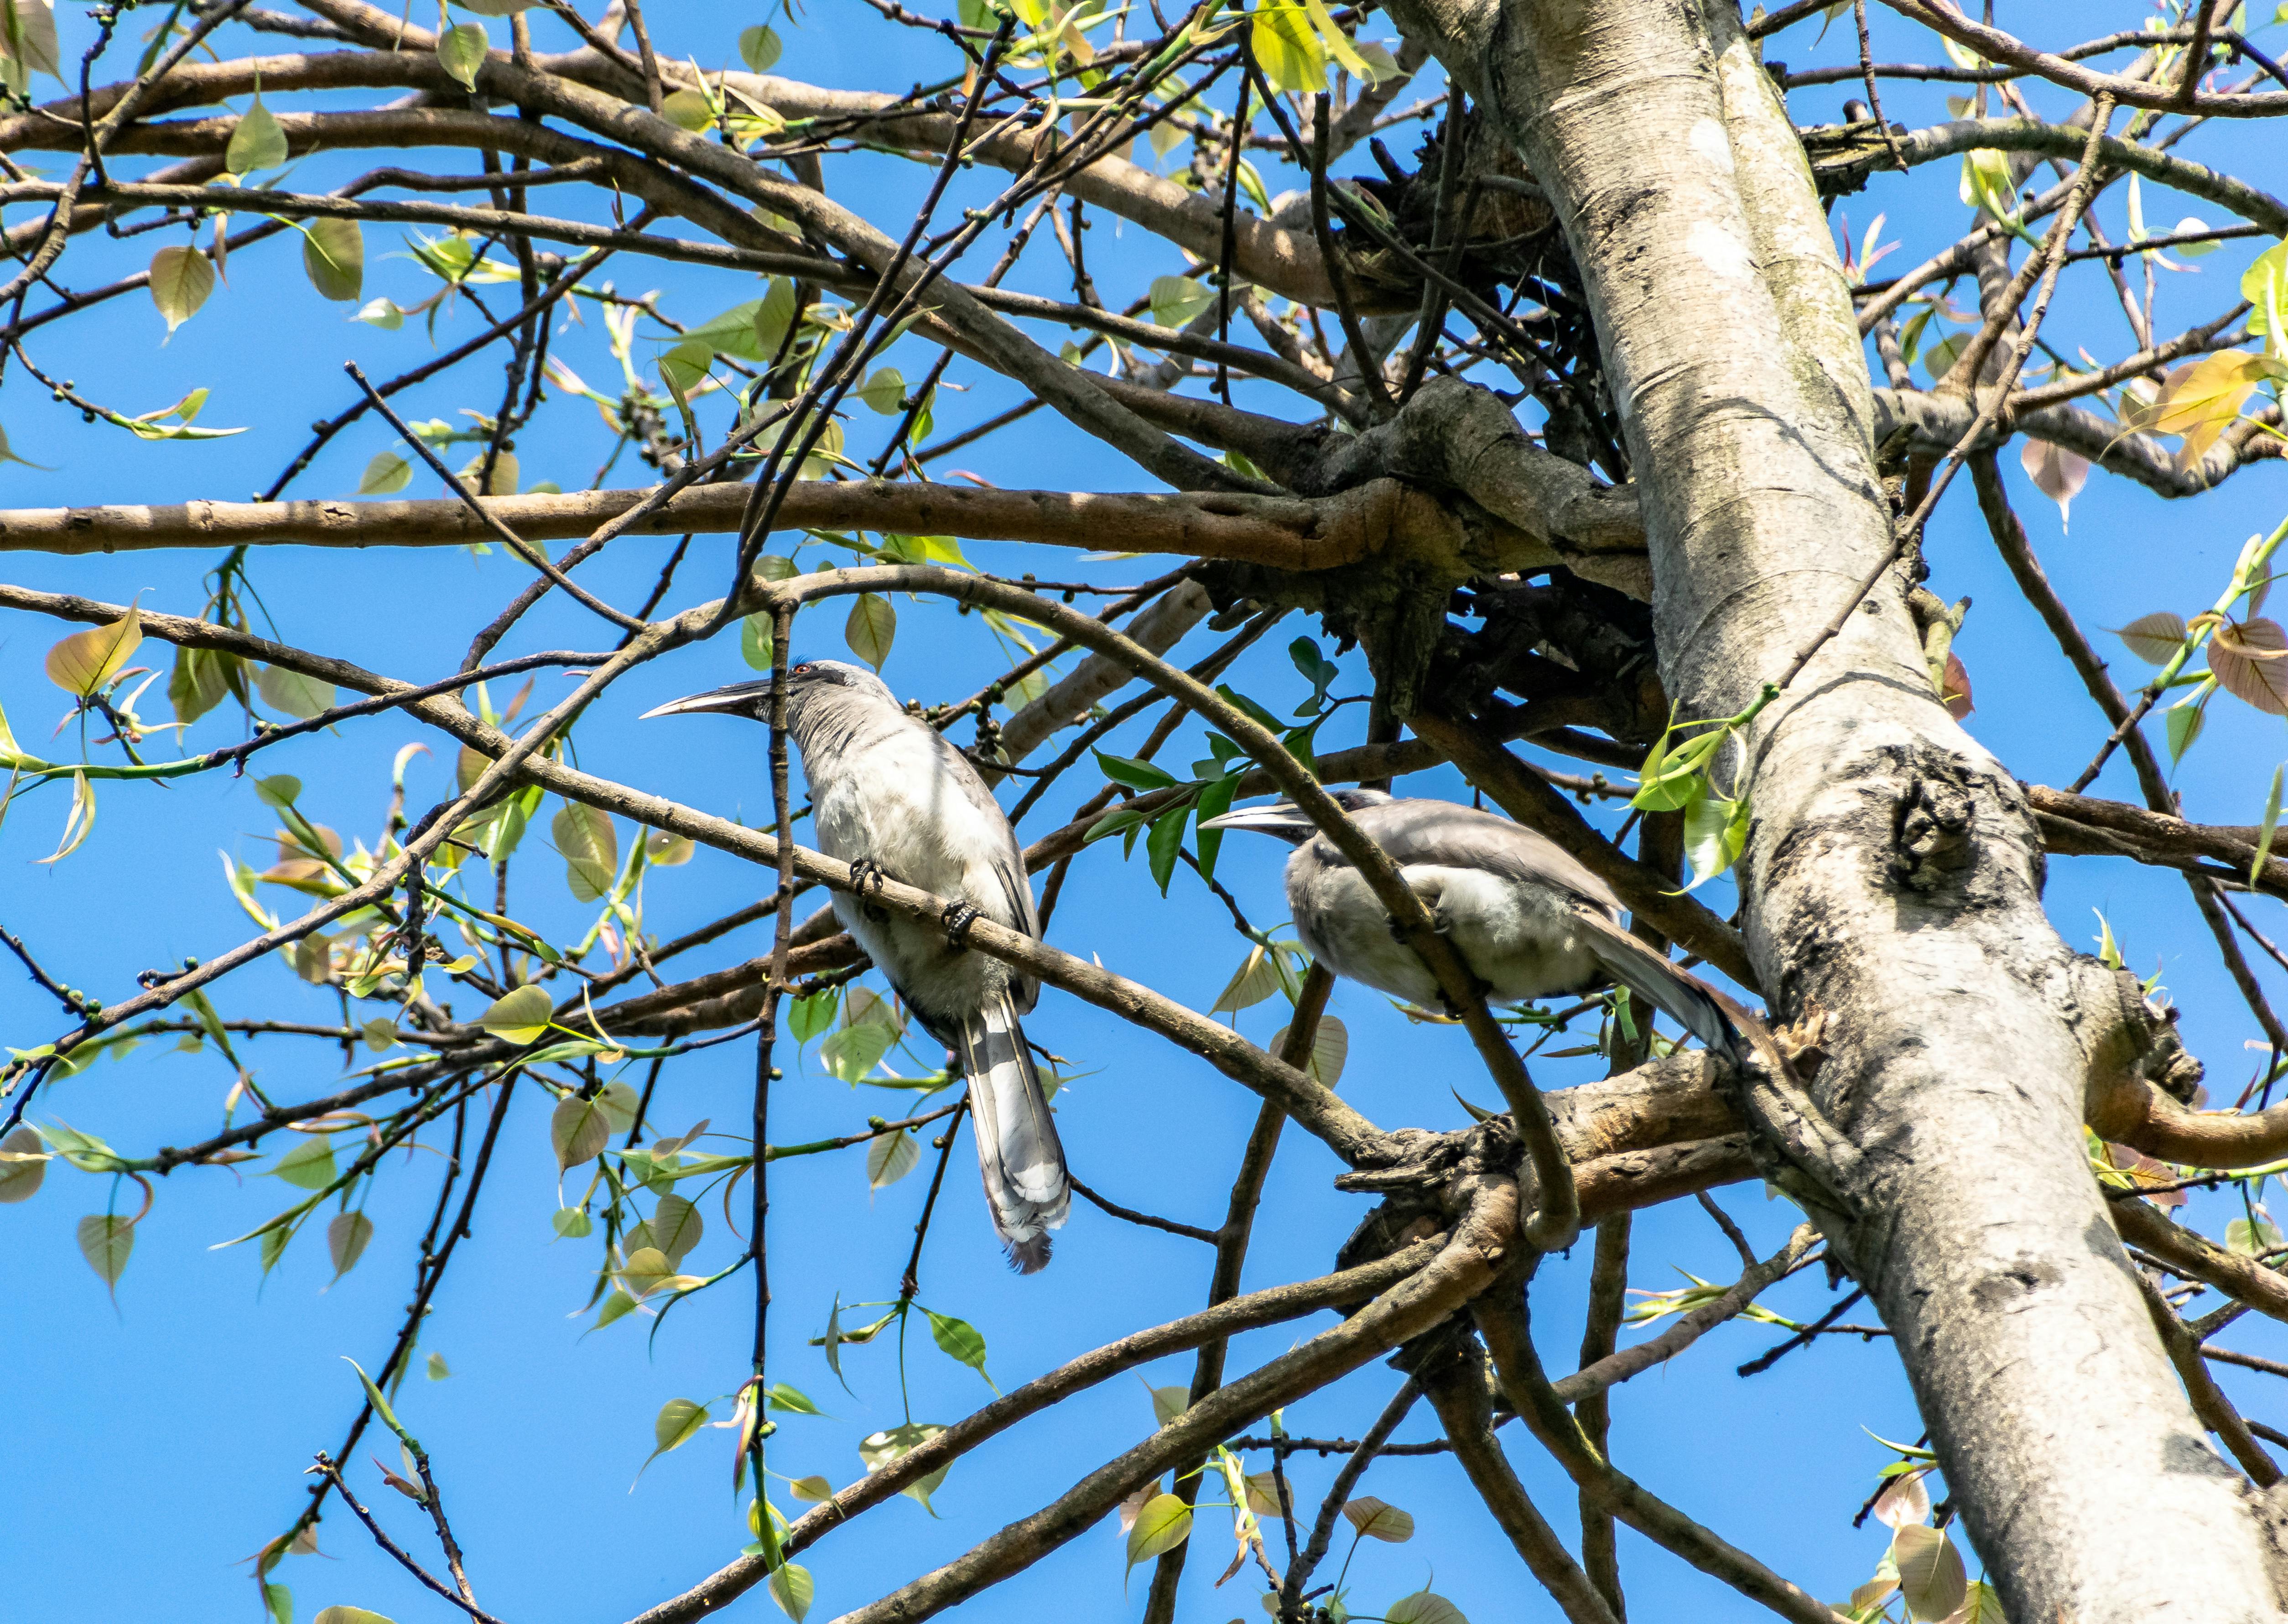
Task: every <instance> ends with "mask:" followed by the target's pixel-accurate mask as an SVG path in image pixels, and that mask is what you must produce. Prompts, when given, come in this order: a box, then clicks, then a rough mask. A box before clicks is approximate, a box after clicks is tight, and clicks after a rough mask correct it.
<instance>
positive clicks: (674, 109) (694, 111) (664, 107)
mask: <svg viewBox="0 0 2288 1624" xmlns="http://www.w3.org/2000/svg"><path fill="white" fill-rule="evenodd" d="M659 114H660V116H661V117H662V118H664V119H665V120H667V122H668V123H671V124H673V125H674V126H675V127H676V128H678V129H679V130H690V131H701V130H704V129H706V128H707V126H708V125H710V124H711V123H714V122H715V109H714V108H713V107H710V106H709V105H708V102H707V98H706V97H704V96H703V95H701V94H700V93H699V92H697V91H674V92H670V93H669V94H668V96H667V97H666V98H665V99H664V100H662V101H661V102H660V105H659Z"/></svg>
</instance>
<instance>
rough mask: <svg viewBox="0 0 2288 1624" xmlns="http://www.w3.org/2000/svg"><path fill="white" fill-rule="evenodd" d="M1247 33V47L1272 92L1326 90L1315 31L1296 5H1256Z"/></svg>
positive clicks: (1323, 54)
mask: <svg viewBox="0 0 2288 1624" xmlns="http://www.w3.org/2000/svg"><path fill="white" fill-rule="evenodd" d="M1251 18H1252V22H1251V26H1250V28H1249V29H1248V45H1249V48H1250V49H1251V50H1252V51H1253V52H1254V53H1255V60H1256V64H1257V66H1258V67H1259V68H1262V70H1263V76H1264V78H1265V79H1266V80H1267V81H1268V82H1269V84H1270V85H1271V88H1272V89H1274V90H1275V91H1291V92H1305V91H1307V92H1312V93H1314V94H1320V95H1323V94H1324V93H1325V92H1326V89H1327V57H1326V52H1325V50H1324V48H1323V46H1322V45H1321V44H1320V43H1319V33H1318V30H1317V29H1315V28H1313V27H1312V26H1311V20H1310V17H1309V15H1308V13H1307V12H1305V11H1304V9H1303V8H1302V7H1301V6H1299V5H1276V4H1274V5H1259V6H1258V7H1257V8H1256V9H1255V11H1254V12H1251Z"/></svg>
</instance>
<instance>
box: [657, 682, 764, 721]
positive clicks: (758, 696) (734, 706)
mask: <svg viewBox="0 0 2288 1624" xmlns="http://www.w3.org/2000/svg"><path fill="white" fill-rule="evenodd" d="M770 697H771V685H770V682H769V681H768V679H766V680H764V681H760V682H734V683H732V684H731V685H730V686H729V687H728V688H711V689H708V690H707V691H706V692H705V693H703V694H692V695H689V696H687V697H684V698H681V699H671V700H669V701H668V702H667V703H666V704H665V705H654V706H653V707H652V708H651V709H650V710H648V711H646V712H644V713H643V714H642V715H641V716H639V717H638V718H636V720H638V721H649V720H651V719H652V718H653V717H655V716H701V715H705V714H707V713H709V712H720V713H722V714H725V715H729V716H752V715H753V714H754V713H755V707H756V705H758V703H761V704H768V703H769V701H770Z"/></svg>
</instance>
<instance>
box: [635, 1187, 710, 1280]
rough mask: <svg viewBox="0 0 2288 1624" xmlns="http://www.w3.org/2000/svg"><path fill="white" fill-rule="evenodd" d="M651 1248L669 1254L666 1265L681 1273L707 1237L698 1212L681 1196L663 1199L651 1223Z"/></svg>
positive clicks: (705, 1226) (655, 1210) (660, 1199)
mask: <svg viewBox="0 0 2288 1624" xmlns="http://www.w3.org/2000/svg"><path fill="white" fill-rule="evenodd" d="M649 1228H650V1230H651V1237H652V1239H651V1244H652V1245H653V1246H657V1247H658V1248H659V1249H660V1250H661V1251H662V1252H664V1253H665V1254H667V1261H668V1262H671V1263H672V1264H674V1265H675V1266H676V1267H677V1268H678V1269H680V1268H682V1267H683V1260H684V1258H685V1257H686V1256H687V1255H688V1254H689V1253H690V1251H691V1249H692V1248H693V1247H694V1246H697V1245H698V1244H699V1240H700V1238H701V1237H702V1236H703V1235H704V1234H706V1232H707V1225H706V1222H704V1221H703V1219H702V1218H701V1217H700V1215H699V1209H698V1208H697V1207H696V1206H693V1205H692V1204H691V1203H690V1202H689V1201H687V1200H685V1199H684V1198H682V1197H681V1196H673V1195H669V1196H662V1197H661V1198H659V1205H658V1206H656V1207H655V1208H654V1209H653V1211H652V1215H651V1218H650V1220H649Z"/></svg>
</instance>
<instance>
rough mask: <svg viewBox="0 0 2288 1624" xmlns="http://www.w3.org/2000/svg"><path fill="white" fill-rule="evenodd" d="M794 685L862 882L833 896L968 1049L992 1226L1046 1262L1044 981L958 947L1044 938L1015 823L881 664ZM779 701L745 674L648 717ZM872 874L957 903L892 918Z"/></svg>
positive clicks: (827, 803) (934, 1029)
mask: <svg viewBox="0 0 2288 1624" xmlns="http://www.w3.org/2000/svg"><path fill="white" fill-rule="evenodd" d="M786 694H787V730H788V732H789V733H790V735H791V736H793V739H794V743H795V747H796V749H798V750H799V751H800V752H802V770H803V776H804V777H806V779H808V780H809V783H810V805H811V823H812V824H813V826H814V828H815V829H816V831H817V838H818V847H819V849H820V850H822V851H823V852H824V853H826V855H827V856H830V857H836V858H838V859H840V860H841V861H843V862H845V863H847V864H850V865H851V867H852V869H853V870H854V871H855V873H854V878H855V879H856V880H857V881H858V888H857V890H856V891H855V892H854V893H850V892H843V891H837V892H835V893H834V912H835V917H836V918H838V919H840V920H841V921H842V925H843V928H845V929H846V930H847V931H849V933H850V934H851V935H853V936H854V937H856V938H857V941H858V945H859V946H861V947H862V948H864V949H865V950H866V956H867V957H868V958H870V959H872V960H873V961H874V964H875V966H876V967H877V968H878V969H879V970H881V972H882V973H883V974H884V975H886V976H888V977H889V978H890V984H891V985H892V986H893V987H894V988H896V989H897V991H898V996H899V997H900V998H902V999H904V1000H905V1003H906V1007H907V1008H908V1009H909V1010H910V1011H912V1013H913V1015H914V1018H915V1019H916V1020H918V1021H919V1022H920V1023H922V1027H923V1029H924V1030H925V1031H927V1032H928V1033H929V1034H930V1035H931V1036H932V1037H933V1038H935V1039H937V1040H938V1041H939V1042H941V1043H942V1044H944V1045H945V1046H946V1047H947V1048H949V1049H950V1050H952V1051H953V1052H954V1053H955V1054H956V1055H958V1056H959V1057H960V1060H961V1067H962V1071H963V1072H964V1073H965V1075H966V1076H967V1077H968V1079H969V1111H970V1114H971V1116H972V1117H973V1118H975V1119H976V1121H975V1129H976V1134H977V1163H978V1168H979V1170H980V1171H981V1173H982V1174H984V1177H985V1198H986V1200H987V1202H988V1203H989V1205H990V1206H991V1208H992V1212H993V1226H994V1228H995V1229H996V1230H998V1231H999V1232H1000V1236H1001V1240H1002V1244H1003V1245H1004V1246H1006V1247H1007V1248H1008V1250H1009V1258H1010V1261H1011V1262H1013V1263H1014V1264H1015V1265H1016V1266H1017V1269H1018V1270H1019V1271H1020V1272H1021V1273H1024V1274H1030V1273H1032V1272H1033V1271H1034V1270H1037V1269H1039V1268H1040V1267H1042V1265H1044V1264H1045V1263H1046V1262H1048V1261H1049V1237H1048V1231H1049V1230H1053V1229H1055V1228H1057V1227H1058V1226H1059V1225H1060V1224H1061V1223H1063V1222H1064V1221H1065V1214H1066V1211H1067V1209H1068V1208H1069V1206H1071V1203H1072V1183H1071V1180H1070V1177H1069V1174H1067V1172H1066V1170H1065V1152H1064V1146H1063V1145H1062V1144H1061V1142H1059V1140H1058V1138H1057V1125H1056V1122H1055V1120H1054V1119H1053V1118H1052V1117H1051V1116H1050V1114H1049V1103H1048V1098H1047V1096H1046V1095H1045V1094H1043V1093H1042V1091H1041V1079H1040V1074H1039V1073H1038V1072H1037V1071H1035V1070H1034V1068H1033V1057H1032V1055H1031V1052H1030V1051H1029V1049H1028V1048H1027V1047H1026V1044H1025V1033H1024V1029H1023V1028H1022V1027H1021V1026H1020V1025H1019V1024H1018V1017H1019V1016H1020V1015H1023V1014H1025V1013H1026V1012H1027V1011H1029V1010H1030V1009H1031V1008H1032V1007H1033V1002H1034V999H1036V998H1037V997H1038V995H1039V992H1040V985H1039V983H1037V982H1036V981H1035V980H1033V979H1032V978H1031V977H1030V976H1028V975H1021V974H1020V973H1018V972H1017V971H1015V970H1013V969H1012V968H1011V967H1009V966H1007V965H1005V964H1004V963H1002V962H1001V960H999V959H995V958H992V957H990V956H989V955H987V954H985V953H981V952H973V951H970V950H969V949H968V948H966V947H965V946H964V945H963V944H962V942H961V937H962V935H963V934H964V933H965V931H966V929H967V928H968V927H969V925H970V924H971V923H972V922H973V921H974V920H975V919H978V918H979V917H983V918H985V919H991V920H992V921H993V922H994V923H995V924H997V925H1003V926H1006V927H1008V928H1009V929H1011V930H1021V931H1023V932H1024V933H1025V934H1026V935H1029V936H1037V935H1040V934H1041V926H1040V920H1039V919H1038V918H1037V916H1036V915H1035V913H1034V912H1033V888H1032V886H1031V884H1030V883H1029V881H1028V880H1027V879H1026V876H1025V859H1024V854H1023V852H1022V851H1021V849H1020V848H1019V847H1018V845H1017V836H1016V832H1015V831H1013V829H1011V828H1010V827H1009V820H1008V818H1007V817H1006V816H1004V815H1003V813H1002V811H1001V808H1000V807H999V806H998V805H997V803H996V802H995V800H994V799H993V794H992V792H991V791H989V790H988V789H987V788H986V787H985V784H984V781H983V780H982V779H981V778H980V777H979V776H977V771H976V769H975V768H973V767H971V766H970V764H969V763H968V762H967V761H966V760H964V759H963V758H962V755H961V752H959V751H957V750H956V749H955V748H954V747H953V746H952V745H951V744H949V743H948V742H947V741H946V739H945V736H943V735H942V734H941V733H939V732H938V731H937V729H936V728H932V727H930V726H929V725H928V724H927V723H926V722H924V721H923V720H921V719H920V718H918V717H916V716H911V715H909V714H908V713H907V712H906V710H905V708H904V707H903V706H902V705H899V703H898V701H897V699H896V698H895V697H894V696H893V695H892V694H891V692H890V690H889V689H888V688H887V687H886V685H885V684H884V683H883V681H882V680H881V679H880V678H879V677H877V676H876V675H874V673H871V672H870V671H866V670H862V668H860V667H858V666H856V665H846V664H844V663H843V662H842V661H839V660H805V661H803V662H802V663H801V664H799V665H795V666H793V667H791V668H790V670H789V671H788V672H787V688H786ZM770 705H771V685H770V683H769V682H768V681H757V682H735V683H733V684H732V685H731V686H730V687H728V688H719V689H715V690H713V691H712V692H711V693H705V694H694V695H693V696H692V697H689V698H687V699H678V700H676V701H675V702H673V703H672V704H670V705H661V706H659V707H658V708H657V709H656V710H653V711H647V712H645V715H646V716H647V717H650V716H671V715H688V714H692V713H695V712H723V713H725V714H727V715H732V716H744V717H748V718H751V720H756V721H760V722H765V723H767V722H768V721H769V720H770ZM871 876H884V877H887V878H889V879H892V880H898V881H900V882H902V883H903V884H906V885H910V886H914V887H917V888H919V889H922V890H925V891H931V892H934V893H936V894H937V895H938V896H943V897H948V898H950V899H953V900H954V901H955V902H956V903H957V904H958V905H957V907H956V908H955V909H953V910H951V911H949V914H948V917H947V919H946V922H945V924H944V925H943V926H936V925H931V924H926V923H925V922H923V921H922V920H919V919H908V918H906V917H905V916H903V915H902V914H895V913H892V912H890V911H889V910H888V909H886V908H884V907H882V906H880V905H879V904H875V903H871V902H869V901H867V900H866V897H865V895H864V892H865V886H866V881H867V880H868V879H869V878H870V877H871Z"/></svg>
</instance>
